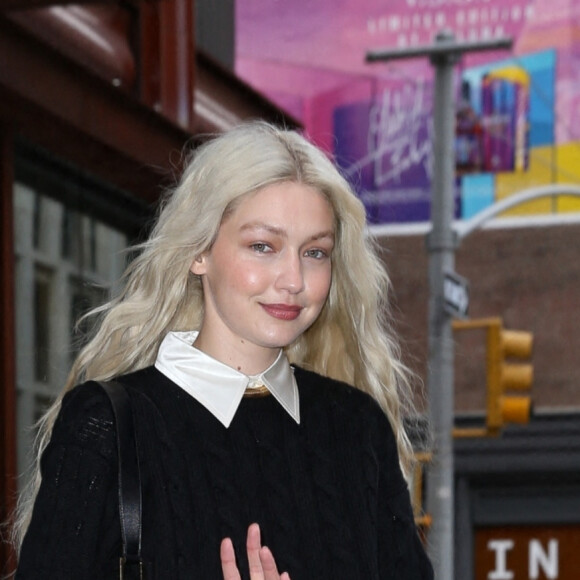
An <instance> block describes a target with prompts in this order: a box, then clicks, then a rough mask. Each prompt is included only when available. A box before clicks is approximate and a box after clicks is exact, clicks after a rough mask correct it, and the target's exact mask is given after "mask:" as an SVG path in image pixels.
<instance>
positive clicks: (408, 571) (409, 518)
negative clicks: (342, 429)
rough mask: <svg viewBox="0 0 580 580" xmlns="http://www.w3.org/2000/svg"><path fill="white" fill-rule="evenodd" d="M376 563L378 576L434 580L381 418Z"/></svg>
mask: <svg viewBox="0 0 580 580" xmlns="http://www.w3.org/2000/svg"><path fill="white" fill-rule="evenodd" d="M380 423H381V427H380V428H379V432H380V433H381V435H380V443H379V448H382V452H381V453H380V456H381V457H382V458H383V461H382V462H381V464H380V467H379V469H380V471H379V499H378V509H379V514H378V521H379V565H380V568H381V575H380V577H381V579H383V578H384V579H386V578H389V579H390V578H396V579H397V580H433V569H432V566H431V562H430V561H429V559H428V557H427V554H426V552H425V547H424V546H423V542H422V540H421V538H420V537H419V533H418V530H417V527H416V525H415V519H414V516H413V509H412V506H411V498H410V494H409V489H408V486H407V483H406V481H405V479H404V477H403V473H402V471H401V468H400V464H399V456H398V452H397V445H396V440H395V436H394V433H393V431H392V429H391V426H390V424H389V422H388V420H387V419H386V417H385V418H384V420H381V421H380Z"/></svg>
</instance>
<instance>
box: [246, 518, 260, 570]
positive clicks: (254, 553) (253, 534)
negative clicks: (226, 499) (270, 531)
mask: <svg viewBox="0 0 580 580" xmlns="http://www.w3.org/2000/svg"><path fill="white" fill-rule="evenodd" d="M261 548H262V541H261V538H260V526H259V525H258V524H251V525H250V527H249V528H248V536H247V539H246V550H247V552H248V564H249V566H250V580H264V571H263V569H262V560H261V558H260V550H261Z"/></svg>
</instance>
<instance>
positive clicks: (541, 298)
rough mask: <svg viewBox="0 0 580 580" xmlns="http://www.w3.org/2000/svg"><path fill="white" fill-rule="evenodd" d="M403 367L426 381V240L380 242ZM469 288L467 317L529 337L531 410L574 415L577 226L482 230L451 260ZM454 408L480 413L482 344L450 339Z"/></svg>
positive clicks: (578, 345) (578, 396)
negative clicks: (494, 319)
mask: <svg viewBox="0 0 580 580" xmlns="http://www.w3.org/2000/svg"><path fill="white" fill-rule="evenodd" d="M380 243H381V247H382V248H383V257H384V260H385V263H386V265H387V270H388V272H389V274H390V276H391V280H392V282H393V290H392V295H391V298H392V304H393V314H394V317H395V324H396V328H397V330H398V331H399V333H400V336H401V340H402V343H403V344H402V346H403V350H404V352H405V358H406V360H407V363H408V364H409V365H410V366H411V367H412V368H413V369H414V370H415V371H416V372H417V373H418V375H419V376H420V377H421V378H423V379H424V380H425V377H426V360H427V316H428V312H427V309H428V306H427V304H428V257H427V251H426V248H425V237H424V236H390V237H383V238H381V240H380ZM456 271H457V273H458V274H460V275H462V276H464V277H466V278H467V279H468V280H469V282H470V313H469V314H470V317H471V318H480V317H488V316H500V317H502V318H503V320H504V326H505V327H506V328H511V329H514V330H527V331H531V332H533V333H534V340H535V343H534V354H533V364H534V373H535V375H534V386H533V400H534V405H535V409H536V410H540V409H547V408H550V409H552V410H554V409H559V408H567V409H569V408H576V410H577V409H579V408H580V224H570V225H558V226H545V227H526V228H509V229H487V230H480V231H477V232H475V233H474V234H472V235H471V236H469V237H468V238H467V239H465V240H464V241H463V242H462V244H461V247H460V248H459V249H458V251H457V254H456ZM455 338H456V349H455V405H456V411H457V412H459V413H463V412H471V411H475V412H476V411H482V410H483V406H484V400H485V365H484V357H485V348H484V344H485V342H484V341H485V336H484V333H483V332H481V331H469V332H462V333H456V334H455Z"/></svg>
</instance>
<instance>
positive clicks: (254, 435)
mask: <svg viewBox="0 0 580 580" xmlns="http://www.w3.org/2000/svg"><path fill="white" fill-rule="evenodd" d="M295 372H296V379H297V382H298V387H299V391H300V406H301V424H300V425H297V424H296V423H295V422H294V421H293V420H292V419H291V417H289V416H288V414H287V413H286V412H285V411H284V410H283V409H282V407H281V406H280V405H279V404H278V403H277V402H276V400H275V399H274V398H273V397H271V396H266V397H262V398H247V399H243V401H242V403H241V405H240V408H239V409H238V412H237V413H236V416H235V418H234V420H233V422H232V424H231V425H230V427H229V428H227V429H226V428H225V427H224V426H223V425H222V424H221V423H220V422H219V421H218V420H217V419H215V418H214V417H213V416H212V415H211V414H210V413H209V412H208V411H207V410H206V409H205V408H204V407H203V406H202V405H200V404H199V403H198V402H197V401H196V400H195V399H193V398H192V397H191V396H189V395H188V394H187V393H186V392H185V391H183V390H182V389H181V388H180V387H178V386H177V385H175V384H174V383H173V382H171V381H170V380H169V379H168V378H167V377H165V376H164V375H163V374H161V373H160V372H159V371H157V370H156V369H155V368H154V367H149V368H147V369H143V370H141V371H137V372H135V373H132V374H130V375H125V376H123V377H121V378H120V380H121V381H122V382H123V383H124V384H125V385H126V386H127V387H128V389H129V393H130V397H131V401H132V405H133V409H134V413H135V422H136V429H137V438H138V442H139V448H140V462H141V471H142V478H143V495H144V499H143V528H144V531H143V554H144V557H145V559H146V560H148V561H150V562H151V567H152V570H153V577H154V578H155V579H163V580H178V579H183V580H220V579H221V578H222V574H221V567H220V559H219V545H220V542H221V539H222V538H224V537H226V536H229V537H231V538H232V539H233V541H234V546H235V549H236V554H237V557H238V560H239V565H240V568H241V571H242V578H244V579H247V578H248V573H247V557H246V552H245V537H246V531H247V528H248V525H249V524H250V523H252V522H258V523H259V524H260V526H261V530H262V540H263V543H264V544H266V545H268V546H269V547H270V548H271V550H272V552H273V553H274V555H275V557H276V560H277V563H278V565H279V569H280V571H283V570H286V571H288V572H289V573H290V575H291V577H292V580H309V579H312V580H324V579H333V580H335V579H345V580H357V579H361V580H373V579H377V580H378V579H380V580H387V579H392V580H427V579H431V578H432V577H433V573H432V569H431V565H430V564H429V562H428V560H427V557H426V556H425V553H424V550H423V546H422V544H421V541H420V540H419V537H418V535H417V532H416V529H415V526H414V522H413V515H412V512H411V506H410V501H409V494H408V491H407V487H406V484H405V481H404V479H403V477H402V474H401V471H400V469H399V462H398V457H397V450H396V444H395V438H394V436H393V432H392V430H391V427H390V425H389V422H388V420H387V418H386V417H385V415H384V413H383V412H382V411H381V409H380V408H379V406H378V405H377V403H376V402H375V401H374V400H373V399H372V398H371V397H369V396H368V395H366V394H364V393H362V392H361V391H358V390H357V389H354V388H352V387H350V386H348V385H345V384H343V383H340V382H337V381H333V380H330V379H328V378H325V377H322V376H320V375H317V374H315V373H311V372H308V371H305V370H303V369H300V368H296V371H295ZM216 388H219V386H216ZM41 467H42V478H43V479H42V486H41V489H40V492H39V495H38V498H37V501H36V505H35V508H34V512H33V517H32V522H31V525H30V528H29V530H28V533H27V535H26V537H25V540H24V544H23V547H22V552H21V558H20V564H19V568H18V572H17V575H16V578H17V580H33V579H34V580H36V579H43V580H45V579H47V578H50V579H69V578H70V579H75V580H83V579H87V580H89V579H90V580H93V579H94V580H102V579H104V578H111V577H112V576H111V574H110V573H109V572H108V570H110V569H111V566H112V565H114V562H115V561H116V559H117V558H118V555H119V554H120V532H119V519H118V515H117V456H116V446H115V427H114V423H113V415H112V410H111V408H110V404H109V401H108V400H107V398H106V395H105V393H104V392H103V391H102V389H101V388H100V387H99V386H98V385H96V384H95V383H93V382H88V383H85V384H83V385H80V386H77V387H76V388H74V389H73V390H72V391H71V392H70V393H68V394H67V395H66V397H65V399H64V401H63V405H62V409H61V412H60V415H59V417H58V419H57V422H56V424H55V427H54V431H53V435H52V439H51V442H50V444H49V446H48V447H47V449H46V451H45V453H44V455H43V458H42V463H41Z"/></svg>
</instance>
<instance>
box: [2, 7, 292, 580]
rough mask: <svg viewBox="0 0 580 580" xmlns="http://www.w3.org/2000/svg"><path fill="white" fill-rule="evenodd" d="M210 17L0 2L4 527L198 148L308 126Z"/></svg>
mask: <svg viewBox="0 0 580 580" xmlns="http://www.w3.org/2000/svg"><path fill="white" fill-rule="evenodd" d="M200 18H204V15H203V13H200ZM195 20H196V12H195V5H194V3H193V2H189V1H184V0H164V1H163V2H155V1H153V2H140V1H139V0H136V1H133V0H130V1H128V2H125V1H118V2H117V1H111V0H105V1H103V2H101V3H97V4H94V3H86V4H84V3H83V2H77V3H75V4H74V5H72V4H68V3H56V2H51V1H50V0H17V1H16V0H15V1H12V0H8V1H6V2H2V5H1V6H0V199H1V206H2V210H1V222H2V226H1V236H2V261H1V266H0V271H1V273H0V281H1V284H0V296H1V300H0V319H1V320H2V325H1V328H2V330H1V333H0V334H1V338H0V344H1V347H2V357H1V359H0V463H1V470H0V520H1V521H3V522H4V521H6V519H7V517H8V515H9V514H10V513H11V511H12V510H13V508H14V504H15V497H16V493H17V488H18V474H25V472H26V468H27V466H28V465H29V463H30V458H31V449H32V443H33V439H34V433H35V431H34V427H33V425H34V423H35V422H36V421H37V420H38V418H39V417H40V415H41V414H42V412H43V410H44V409H45V408H46V406H47V405H48V404H50V402H51V401H52V400H53V398H54V397H55V396H56V394H57V393H58V392H59V391H60V389H61V388H62V385H63V383H64V380H65V377H66V375H67V372H68V368H69V366H70V363H71V360H72V358H73V357H74V355H75V352H76V351H77V350H78V348H79V345H80V344H81V343H82V339H83V336H84V333H85V332H86V331H87V328H85V327H83V323H82V322H81V323H80V325H78V326H75V324H74V323H75V321H76V320H77V319H78V318H79V316H80V315H81V314H82V313H84V312H86V311H87V309H89V308H90V307H91V306H94V305H96V304H98V303H100V302H102V301H103V299H105V298H106V297H107V296H109V294H110V293H111V291H114V289H115V284H116V281H117V280H118V279H119V276H120V275H121V273H122V272H123V270H124V268H125V265H126V261H127V260H128V259H130V256H128V255H127V252H125V250H126V248H127V247H128V246H129V245H131V244H133V243H134V242H136V241H139V239H140V238H141V236H143V235H144V233H145V232H146V230H147V225H148V223H150V220H151V217H152V215H153V213H154V211H155V205H156V201H157V200H158V198H159V197H160V196H161V194H162V193H163V191H164V188H165V187H167V186H168V185H170V184H171V183H173V181H174V180H175V178H176V174H178V173H179V169H180V162H181V159H182V158H183V153H184V152H185V151H186V150H188V149H191V148H193V147H195V146H196V144H197V143H199V142H200V141H201V140H202V139H203V138H204V136H205V135H207V134H208V133H215V132H221V131H223V130H226V129H228V128H229V127H232V126H234V125H235V124H237V123H239V122H241V121H243V120H245V119H251V118H263V119H267V120H270V121H273V122H277V123H283V124H285V125H287V126H289V127H297V126H299V125H300V124H299V123H298V122H297V121H296V120H295V119H293V118H292V117H290V116H289V115H287V114H285V113H283V112H282V111H280V109H278V108H277V107H276V106H274V105H273V104H272V103H271V102H269V101H268V100H266V99H265V98H264V97H262V96H261V95H260V94H258V93H257V92H255V91H254V90H252V89H251V88H250V87H249V86H248V85H246V84H245V83H243V82H242V81H241V80H240V79H238V78H237V77H236V76H235V75H234V74H233V73H232V72H231V70H230V69H228V68H227V66H224V65H223V64H222V62H220V61H223V58H222V59H214V58H213V57H212V56H211V54H210V53H207V52H202V51H201V50H196V41H195V32H194V31H195V30H196V26H195ZM197 24H198V27H200V26H202V27H203V23H202V22H198V23H197ZM215 25H216V24H215V22H213V21H211V19H210V21H208V22H206V23H205V27H204V28H203V29H204V30H205V32H206V33H207V32H208V31H209V33H210V36H211V27H212V26H215ZM230 42H233V39H231V41H230ZM218 56H219V55H218ZM85 326H86V325H85ZM1 547H2V550H1V553H0V563H1V564H0V575H2V576H3V575H4V574H5V573H7V572H8V571H9V570H10V567H11V565H12V562H13V554H12V553H11V551H10V549H9V547H8V544H7V543H2V544H1Z"/></svg>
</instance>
